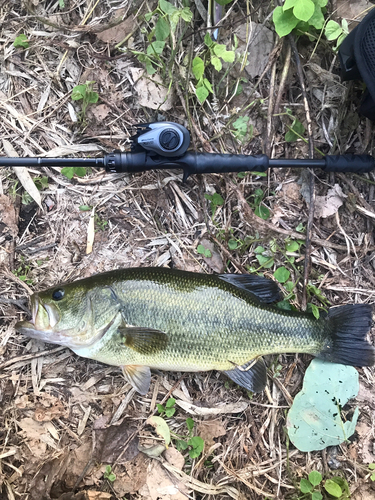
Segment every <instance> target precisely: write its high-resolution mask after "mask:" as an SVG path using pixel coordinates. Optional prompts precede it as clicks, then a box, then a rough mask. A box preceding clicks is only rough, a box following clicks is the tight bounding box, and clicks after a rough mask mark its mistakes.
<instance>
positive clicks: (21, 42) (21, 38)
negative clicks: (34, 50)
mask: <svg viewBox="0 0 375 500" xmlns="http://www.w3.org/2000/svg"><path fill="white" fill-rule="evenodd" d="M13 47H16V48H20V47H22V48H24V49H27V48H28V47H29V42H28V41H27V36H26V35H24V34H23V33H21V34H20V35H18V36H17V37H16V38H15V40H14V42H13Z"/></svg>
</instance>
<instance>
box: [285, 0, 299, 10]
mask: <svg viewBox="0 0 375 500" xmlns="http://www.w3.org/2000/svg"><path fill="white" fill-rule="evenodd" d="M297 2H298V0H285V3H284V5H283V10H284V12H285V11H287V10H288V9H291V8H292V7H294V6H295V5H296V3H297Z"/></svg>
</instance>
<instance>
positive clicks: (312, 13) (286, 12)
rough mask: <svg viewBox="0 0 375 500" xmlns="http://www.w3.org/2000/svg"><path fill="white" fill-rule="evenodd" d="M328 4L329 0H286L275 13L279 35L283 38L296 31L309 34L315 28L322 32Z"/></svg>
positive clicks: (274, 18) (274, 17)
mask: <svg viewBox="0 0 375 500" xmlns="http://www.w3.org/2000/svg"><path fill="white" fill-rule="evenodd" d="M327 3H328V0H285V2H284V5H283V6H282V7H276V9H275V10H274V11H273V22H274V24H275V30H276V32H277V34H278V35H279V37H283V36H286V35H289V33H290V32H291V31H293V30H294V29H295V30H298V31H300V32H302V33H309V32H311V30H312V29H313V28H315V29H317V30H321V29H322V28H323V26H324V14H325V12H326V9H325V6H326V5H327Z"/></svg>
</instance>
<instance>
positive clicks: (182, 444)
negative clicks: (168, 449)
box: [176, 439, 189, 451]
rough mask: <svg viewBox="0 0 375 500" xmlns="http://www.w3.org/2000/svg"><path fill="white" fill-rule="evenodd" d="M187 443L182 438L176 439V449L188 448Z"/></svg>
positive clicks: (183, 449)
mask: <svg viewBox="0 0 375 500" xmlns="http://www.w3.org/2000/svg"><path fill="white" fill-rule="evenodd" d="M188 446H189V445H188V444H187V442H186V441H184V440H183V439H178V440H177V441H176V448H177V449H178V451H185V450H186V449H187V448H188Z"/></svg>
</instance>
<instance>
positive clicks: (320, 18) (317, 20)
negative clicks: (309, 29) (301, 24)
mask: <svg viewBox="0 0 375 500" xmlns="http://www.w3.org/2000/svg"><path fill="white" fill-rule="evenodd" d="M309 24H310V25H311V26H314V28H315V29H317V30H321V29H322V28H323V26H324V15H323V12H322V9H321V7H319V5H315V10H314V14H313V15H312V16H311V17H310V19H309Z"/></svg>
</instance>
